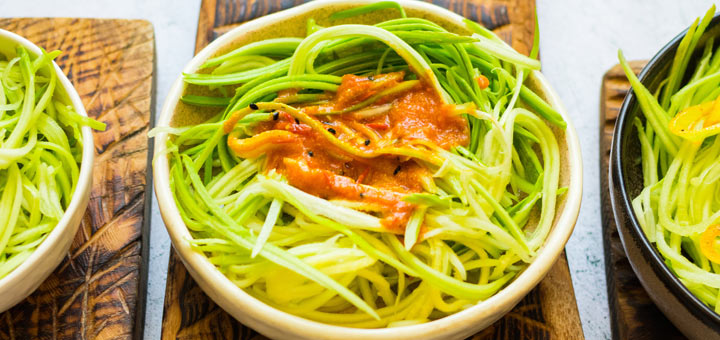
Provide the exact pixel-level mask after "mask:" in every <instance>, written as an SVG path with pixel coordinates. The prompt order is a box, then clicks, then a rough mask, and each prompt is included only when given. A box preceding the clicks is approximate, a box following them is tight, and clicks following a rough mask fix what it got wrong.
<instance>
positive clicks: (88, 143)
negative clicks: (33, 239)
mask: <svg viewBox="0 0 720 340" xmlns="http://www.w3.org/2000/svg"><path fill="white" fill-rule="evenodd" d="M18 45H21V46H23V47H25V48H26V49H27V51H28V53H29V54H30V55H31V56H33V57H36V56H38V55H39V54H40V53H41V50H40V48H39V47H37V46H36V45H35V44H33V43H32V42H30V41H29V40H27V39H25V38H23V37H21V36H19V35H17V34H14V33H12V32H8V31H5V30H2V29H0V54H1V55H3V56H5V57H8V58H13V57H15V56H16V55H17V53H16V46H18ZM53 67H54V72H55V73H56V74H57V77H58V78H57V85H56V88H55V95H56V96H59V99H60V100H61V101H62V102H63V103H66V104H67V105H72V106H73V108H74V109H75V111H76V112H77V113H78V114H80V115H83V116H87V113H86V112H85V108H84V106H83V103H82V100H81V99H80V96H79V95H78V94H77V91H75V89H74V88H73V86H72V83H70V81H69V80H68V78H67V77H66V76H65V74H64V73H63V72H62V70H61V69H60V68H59V67H58V66H57V65H56V64H55V63H53ZM40 73H41V74H45V73H47V70H45V69H43V70H40ZM46 75H47V74H46ZM81 130H82V143H83V151H82V160H81V162H80V172H79V175H78V182H77V186H76V188H75V192H74V193H73V195H72V198H71V200H70V205H69V206H68V207H67V209H66V210H65V213H64V215H63V217H62V218H61V219H60V221H59V222H58V224H57V225H56V226H55V228H54V229H53V230H52V231H51V232H50V233H49V234H48V236H47V237H46V238H45V240H44V241H43V242H42V243H41V244H40V245H39V246H38V247H37V248H36V249H35V251H34V252H33V253H32V255H30V257H28V258H27V259H26V260H25V261H24V262H23V263H22V264H21V265H20V266H18V267H17V268H15V269H14V270H13V271H11V272H10V273H9V274H8V275H7V276H5V277H3V278H2V279H0V293H8V294H10V292H12V293H13V294H12V298H10V299H8V300H2V301H0V311H2V309H3V306H5V305H6V304H7V303H8V301H10V300H17V301H15V302H18V301H19V300H21V299H23V298H25V297H26V296H27V294H29V293H31V292H32V291H33V290H35V288H37V287H38V286H39V285H40V284H41V283H42V282H43V280H44V279H45V278H46V277H47V275H49V274H50V273H51V272H52V270H53V269H54V268H55V267H56V266H57V265H58V264H59V263H60V262H61V261H62V259H63V257H64V256H63V255H64V254H63V253H64V252H66V251H67V248H68V247H69V246H70V243H71V241H72V239H73V237H74V235H75V231H76V230H77V227H78V225H79V223H80V220H81V219H82V216H83V214H84V213H85V209H86V208H87V203H88V197H89V192H90V184H91V181H92V163H93V158H94V152H95V151H94V150H95V147H94V142H93V136H92V131H91V129H90V127H87V126H84V127H82V128H81ZM20 291H22V292H27V294H25V295H24V296H21V295H22V294H20ZM0 295H1V294H0ZM9 296H10V295H9ZM12 304H14V303H12ZM12 304H11V305H12Z"/></svg>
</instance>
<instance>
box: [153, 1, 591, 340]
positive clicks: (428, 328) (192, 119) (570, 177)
mask: <svg viewBox="0 0 720 340" xmlns="http://www.w3.org/2000/svg"><path fill="white" fill-rule="evenodd" d="M396 1H397V2H398V3H400V4H401V5H402V6H403V8H405V10H406V12H407V13H408V16H419V17H425V18H429V19H431V20H434V21H436V22H438V23H441V24H443V25H449V26H454V27H465V25H464V24H463V22H462V20H463V18H462V17H461V16H459V15H457V14H455V13H453V12H450V11H448V10H446V9H444V8H441V7H438V6H435V5H431V4H428V3H425V2H421V1H412V0H396ZM372 2H373V1H372V0H320V1H312V2H309V3H306V4H304V5H301V6H297V7H294V8H292V9H289V10H285V11H282V12H278V13H275V14H271V15H268V16H265V17H262V18H259V19H256V20H253V21H250V22H247V23H244V24H242V25H240V26H239V27H236V28H235V29H233V30H231V31H229V32H228V33H225V34H223V35H222V36H220V37H219V38H218V39H217V40H215V41H213V42H212V43H211V44H210V45H208V46H207V47H206V48H204V49H203V50H202V51H200V53H198V54H197V55H196V56H195V58H193V59H192V60H191V61H190V63H189V64H188V65H187V66H186V67H185V69H184V70H183V72H185V73H194V72H195V71H196V70H197V69H198V68H199V66H200V65H202V64H203V62H204V61H205V60H207V59H209V58H211V57H213V56H215V55H218V54H221V53H224V52H227V51H229V50H231V49H232V48H235V47H237V46H240V45H244V44H247V43H249V42H252V41H257V40H261V39H266V38H269V37H279V36H283V35H284V36H287V35H285V34H284V33H287V32H294V33H295V34H302V33H304V29H305V25H304V23H305V20H306V19H307V18H308V17H310V16H312V17H314V18H316V19H319V20H320V19H323V18H327V15H328V13H330V12H331V11H335V10H338V9H345V8H349V7H354V6H358V5H362V4H366V3H372ZM386 11H387V10H386ZM386 14H387V12H386ZM378 15H381V14H378ZM319 20H318V21H319ZM527 85H528V86H529V87H531V88H533V89H535V91H536V92H537V93H538V94H539V95H540V96H541V97H544V98H545V100H546V101H547V102H548V103H549V104H550V105H552V106H553V108H555V110H557V111H558V112H560V113H561V114H562V115H563V117H564V118H565V120H566V121H567V123H568V124H567V129H566V130H565V131H561V130H558V129H555V132H556V135H557V136H558V139H559V140H558V143H559V145H560V148H561V163H562V166H561V168H562V170H561V178H560V185H561V186H567V187H568V192H567V193H566V194H565V196H563V197H561V198H560V199H559V202H558V207H557V209H558V211H557V214H556V218H555V224H554V226H553V229H552V231H551V232H550V234H549V235H548V237H547V240H546V242H545V244H544V245H543V247H542V248H541V250H540V251H539V252H538V254H537V257H536V258H535V260H534V261H533V262H532V263H531V264H530V265H529V266H528V267H527V268H526V269H525V270H524V271H523V272H522V273H521V274H520V275H518V277H517V278H515V279H514V280H513V281H512V282H511V283H510V284H509V285H508V286H507V287H505V288H504V289H502V290H500V291H499V292H498V293H497V294H495V295H494V296H492V297H490V298H489V299H487V300H485V301H483V302H480V303H478V304H477V305H475V306H473V307H470V308H468V309H466V310H464V311H461V312H458V313H456V314H453V315H450V316H447V317H444V318H442V319H439V320H435V321H432V322H428V323H424V324H419V325H412V326H403V327H396V328H384V329H356V328H348V327H341V326H335V325H328V324H323V323H320V322H315V321H311V320H308V319H304V318H301V317H298V316H295V315H292V314H288V313H285V312H283V311H280V310H277V309H275V308H272V307H270V306H268V305H266V304H264V303H262V302H261V301H259V300H257V299H255V298H254V297H252V296H250V295H248V294H247V293H246V292H245V291H243V290H242V289H240V288H238V287H237V286H235V285H234V284H233V283H232V282H231V281H230V280H228V279H227V278H226V277H225V276H224V275H223V274H222V273H220V271H218V270H217V269H216V268H215V266H214V265H213V264H212V263H210V261H209V260H208V259H207V257H205V255H203V254H201V253H198V252H196V251H194V250H193V249H191V248H190V246H189V244H188V242H187V240H188V239H191V235H190V233H189V232H188V229H187V227H186V226H185V224H184V223H183V220H182V218H181V217H180V214H179V212H178V209H177V206H176V205H175V200H174V199H173V194H172V192H171V190H170V182H169V175H170V174H169V168H168V159H167V157H157V159H155V161H154V164H153V173H154V178H155V193H156V195H157V197H158V203H159V206H160V212H161V214H162V217H163V220H164V221H165V226H166V228H167V230H168V232H169V234H170V238H171V239H172V242H173V246H174V247H175V250H177V252H178V254H179V255H180V258H181V259H182V260H183V262H184V263H185V266H186V267H187V269H188V271H189V272H190V274H191V275H192V277H193V278H194V279H195V281H197V283H198V284H199V285H200V287H201V288H202V289H203V290H204V291H205V292H206V293H207V294H208V295H209V296H210V298H212V299H213V300H214V301H215V302H216V303H217V304H218V305H220V307H222V308H223V309H225V310H226V311H227V312H229V313H230V314H231V315H232V316H233V317H235V318H236V319H238V320H239V321H240V322H242V323H243V324H245V325H247V326H249V327H252V328H253V329H255V330H257V331H258V332H260V333H262V334H264V335H266V336H268V337H271V338H274V339H307V340H310V339H312V340H316V339H341V340H368V339H373V340H390V339H438V340H439V339H443V340H447V339H464V338H466V337H467V336H470V335H472V334H474V333H475V332H477V331H479V330H481V329H483V328H485V327H487V326H489V325H491V324H492V323H493V322H495V321H497V320H498V319H500V318H501V317H502V316H503V315H505V314H506V313H507V312H509V311H510V310H511V309H512V308H513V307H514V306H515V305H516V304H517V303H518V302H519V301H520V300H521V299H522V298H523V297H524V296H525V295H527V293H528V292H530V290H531V289H532V288H533V287H535V286H536V285H537V284H538V283H539V282H540V280H542V279H543V277H545V275H546V274H547V273H548V271H549V270H550V268H551V267H552V266H553V264H555V262H556V260H557V259H558V257H559V256H560V254H562V251H563V248H564V247H565V243H566V242H567V240H568V238H569V237H570V234H571V233H572V230H573V227H574V226H575V222H576V220H577V216H578V211H579V208H580V200H581V196H582V157H581V155H580V145H579V142H578V139H577V135H576V133H575V129H574V128H573V126H572V124H571V123H570V122H569V120H568V116H567V114H566V112H565V109H564V108H563V106H562V104H561V103H560V100H559V99H558V97H557V95H556V94H555V92H554V91H553V90H552V88H551V87H550V85H549V84H548V83H547V81H546V80H545V78H544V77H543V76H542V74H540V72H533V73H532V74H531V76H530V77H529V78H528V81H527ZM185 90H186V85H185V84H184V83H183V80H182V77H179V78H178V79H177V80H176V81H175V83H174V84H173V87H172V88H171V89H170V93H169V94H168V96H167V98H166V99H165V103H164V105H163V109H162V112H161V114H160V117H159V120H158V123H157V126H159V127H165V126H171V125H176V126H182V125H187V124H190V123H198V122H201V121H202V120H203V119H204V118H203V117H202V116H203V112H202V111H201V110H198V109H191V108H189V107H187V106H185V104H182V103H178V102H179V99H180V96H181V95H182V94H183V92H184V91H185ZM156 138H157V140H156V141H155V155H166V154H167V152H166V141H167V139H168V134H167V133H160V134H158V135H157V137H156Z"/></svg>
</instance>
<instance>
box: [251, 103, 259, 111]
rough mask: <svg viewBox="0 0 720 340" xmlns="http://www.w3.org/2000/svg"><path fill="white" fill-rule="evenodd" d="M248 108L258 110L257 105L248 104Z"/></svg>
mask: <svg viewBox="0 0 720 340" xmlns="http://www.w3.org/2000/svg"><path fill="white" fill-rule="evenodd" d="M250 108H251V109H253V110H257V109H258V106H257V104H255V103H252V104H250Z"/></svg>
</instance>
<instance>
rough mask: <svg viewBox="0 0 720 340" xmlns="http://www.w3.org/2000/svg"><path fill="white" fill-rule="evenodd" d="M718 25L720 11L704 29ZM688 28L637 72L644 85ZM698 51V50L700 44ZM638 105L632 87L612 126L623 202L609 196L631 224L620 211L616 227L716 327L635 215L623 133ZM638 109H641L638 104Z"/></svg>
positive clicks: (715, 317) (716, 319) (718, 318)
mask: <svg viewBox="0 0 720 340" xmlns="http://www.w3.org/2000/svg"><path fill="white" fill-rule="evenodd" d="M717 25H720V13H717V14H715V15H714V17H713V19H712V20H711V22H710V24H709V25H708V27H707V28H706V30H705V32H708V31H709V30H710V29H711V28H713V27H715V26H717ZM688 29H689V27H688V28H686V29H684V30H683V31H681V32H680V33H679V34H678V35H676V36H675V37H674V38H672V39H671V40H670V41H669V42H668V43H666V44H665V46H663V47H662V48H661V49H660V50H659V51H658V52H657V53H656V54H655V55H654V56H653V57H652V59H650V61H648V63H647V64H646V65H645V67H643V69H642V71H640V74H639V75H638V79H639V80H640V82H641V83H643V85H645V84H644V82H645V80H646V79H647V78H648V77H649V76H650V75H652V74H653V73H655V72H661V71H662V69H663V68H664V67H665V65H664V64H663V61H665V60H666V59H670V58H672V57H674V55H675V52H676V50H677V48H678V45H679V44H680V42H681V41H682V39H683V38H684V37H685V35H686V34H687V32H688ZM703 35H704V34H703ZM695 51H697V46H696V50H695ZM695 51H693V53H695ZM637 105H638V102H637V99H636V96H635V91H633V89H632V87H631V88H630V89H629V90H628V93H627V95H626V96H625V99H624V100H623V103H622V106H621V107H620V111H619V113H618V117H617V121H616V124H615V128H614V130H613V138H612V147H611V151H610V162H611V164H610V166H609V169H608V171H609V172H610V178H611V181H609V182H608V185H609V186H610V188H609V189H610V190H611V192H612V191H615V190H617V193H619V194H620V198H621V202H616V201H615V199H614V197H616V195H615V194H612V195H610V197H611V198H612V199H613V200H612V204H613V209H617V208H618V204H619V207H621V208H623V210H624V211H625V213H626V214H625V216H626V219H625V221H627V220H629V221H630V228H627V223H622V222H624V221H619V220H618V218H617V215H615V216H616V217H615V222H616V225H617V228H626V229H628V230H630V234H631V235H632V236H633V238H634V239H635V240H636V241H639V242H638V243H639V244H640V245H641V247H640V249H641V253H642V254H643V257H644V258H645V259H646V260H647V259H650V261H647V262H648V263H649V264H650V266H651V268H652V269H653V272H654V273H655V274H656V275H657V276H658V277H659V278H660V280H661V281H662V282H664V283H665V284H666V285H667V286H668V287H669V290H670V291H671V292H672V293H673V294H674V296H676V297H678V298H679V299H680V300H681V302H683V304H684V305H685V306H692V307H693V308H688V310H689V311H690V312H691V313H692V314H693V315H694V316H695V317H698V318H701V319H702V320H705V321H712V322H713V323H715V325H716V326H715V328H716V329H717V328H718V327H720V314H718V313H716V312H715V311H713V310H712V309H710V307H708V306H707V305H705V304H704V303H703V302H702V301H700V299H699V298H698V297H697V296H695V294H693V293H692V292H691V291H690V290H689V289H688V288H687V287H686V286H685V285H684V284H683V283H682V282H680V279H678V277H677V276H675V274H673V273H672V271H670V268H668V266H667V265H666V264H665V261H664V259H663V257H662V255H661V254H660V252H659V251H658V250H657V248H656V247H655V246H653V245H652V243H650V240H649V239H648V238H647V236H646V235H645V232H643V230H642V228H641V227H640V222H639V221H638V219H637V216H636V215H635V209H633V207H632V199H631V198H630V194H629V193H628V190H627V184H626V182H625V171H623V162H622V150H623V149H622V145H623V143H624V142H625V140H626V138H625V137H626V136H624V134H623V133H622V131H623V130H624V129H625V128H626V127H625V126H626V125H628V124H630V121H629V120H628V118H629V115H630V111H631V110H634V109H636V107H637ZM637 109H638V110H639V108H637ZM628 137H629V136H628ZM633 269H634V268H633Z"/></svg>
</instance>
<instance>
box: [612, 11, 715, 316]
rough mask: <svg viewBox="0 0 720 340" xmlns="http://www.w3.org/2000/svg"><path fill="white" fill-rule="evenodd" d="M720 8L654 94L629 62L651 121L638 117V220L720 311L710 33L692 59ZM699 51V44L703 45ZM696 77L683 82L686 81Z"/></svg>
mask: <svg viewBox="0 0 720 340" xmlns="http://www.w3.org/2000/svg"><path fill="white" fill-rule="evenodd" d="M714 13H715V7H714V6H713V7H712V8H711V9H710V10H709V11H708V12H707V14H706V15H705V16H704V17H703V18H699V19H698V20H696V21H695V22H694V23H693V25H691V26H690V28H689V29H688V33H687V34H686V35H685V37H684V38H683V40H682V41H681V43H680V44H679V46H678V49H677V52H676V54H675V57H674V59H673V63H672V66H671V68H670V71H669V73H668V76H667V78H666V79H665V81H663V83H662V84H661V86H660V87H659V88H658V90H657V91H656V92H655V93H654V94H653V93H651V92H650V91H649V90H648V89H646V88H645V87H644V86H643V85H642V84H641V83H640V81H639V80H638V78H637V77H636V76H635V74H634V73H633V71H632V69H631V68H630V66H629V65H628V63H627V62H626V61H625V58H624V57H623V55H622V53H621V52H619V53H618V56H619V59H620V62H621V64H622V66H623V68H624V69H625V74H626V75H627V77H628V79H629V80H630V83H631V84H632V87H633V90H634V92H635V95H636V96H637V99H638V102H639V104H640V108H641V112H642V113H643V116H644V118H645V120H644V121H643V120H641V119H640V118H635V121H634V122H633V123H634V127H635V129H636V130H637V135H638V139H639V142H640V148H641V155H642V160H641V161H642V171H643V184H644V188H643V190H642V191H641V192H640V194H639V195H638V196H637V197H636V198H635V199H633V201H632V205H633V209H634V210H635V215H636V216H637V219H638V222H639V224H640V226H641V228H642V230H643V232H644V233H645V235H646V236H647V238H648V240H649V241H650V242H652V243H654V244H655V246H656V247H657V250H658V251H659V253H660V254H661V255H662V257H663V258H664V259H665V264H666V265H667V267H668V268H669V269H670V270H671V271H672V272H673V273H674V274H675V275H676V276H677V277H678V278H679V279H680V281H681V282H682V283H683V284H684V285H685V286H686V287H687V288H688V290H690V291H691V292H692V293H693V294H695V296H697V297H698V299H700V300H701V301H702V302H703V303H705V304H707V305H708V306H710V307H711V308H714V310H715V311H716V312H720V256H717V255H718V253H717V250H718V249H720V244H719V243H718V242H717V241H716V236H718V233H717V231H718V228H717V227H718V225H717V224H718V223H720V201H719V200H718V197H719V195H720V182H719V181H718V179H720V139H718V136H717V133H718V131H720V129H718V128H720V125H718V122H719V121H718V117H719V116H718V115H719V114H720V111H719V110H720V105H718V95H719V94H720V51H718V49H717V45H716V44H715V43H714V39H713V38H710V39H708V40H707V41H706V42H705V45H704V47H702V51H701V52H699V53H700V54H699V59H698V62H697V64H696V65H694V67H695V68H694V70H691V69H689V68H688V67H690V66H691V64H690V60H691V58H692V57H693V55H694V54H695V52H696V47H697V46H698V42H699V41H700V37H701V36H702V35H703V33H704V32H705V28H706V27H707V26H708V24H709V22H710V20H711V19H712V17H713V15H714ZM697 49H698V50H700V48H697ZM686 70H687V73H689V72H692V73H690V74H689V80H688V81H687V83H684V84H682V83H681V81H682V80H683V79H687V77H686Z"/></svg>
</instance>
